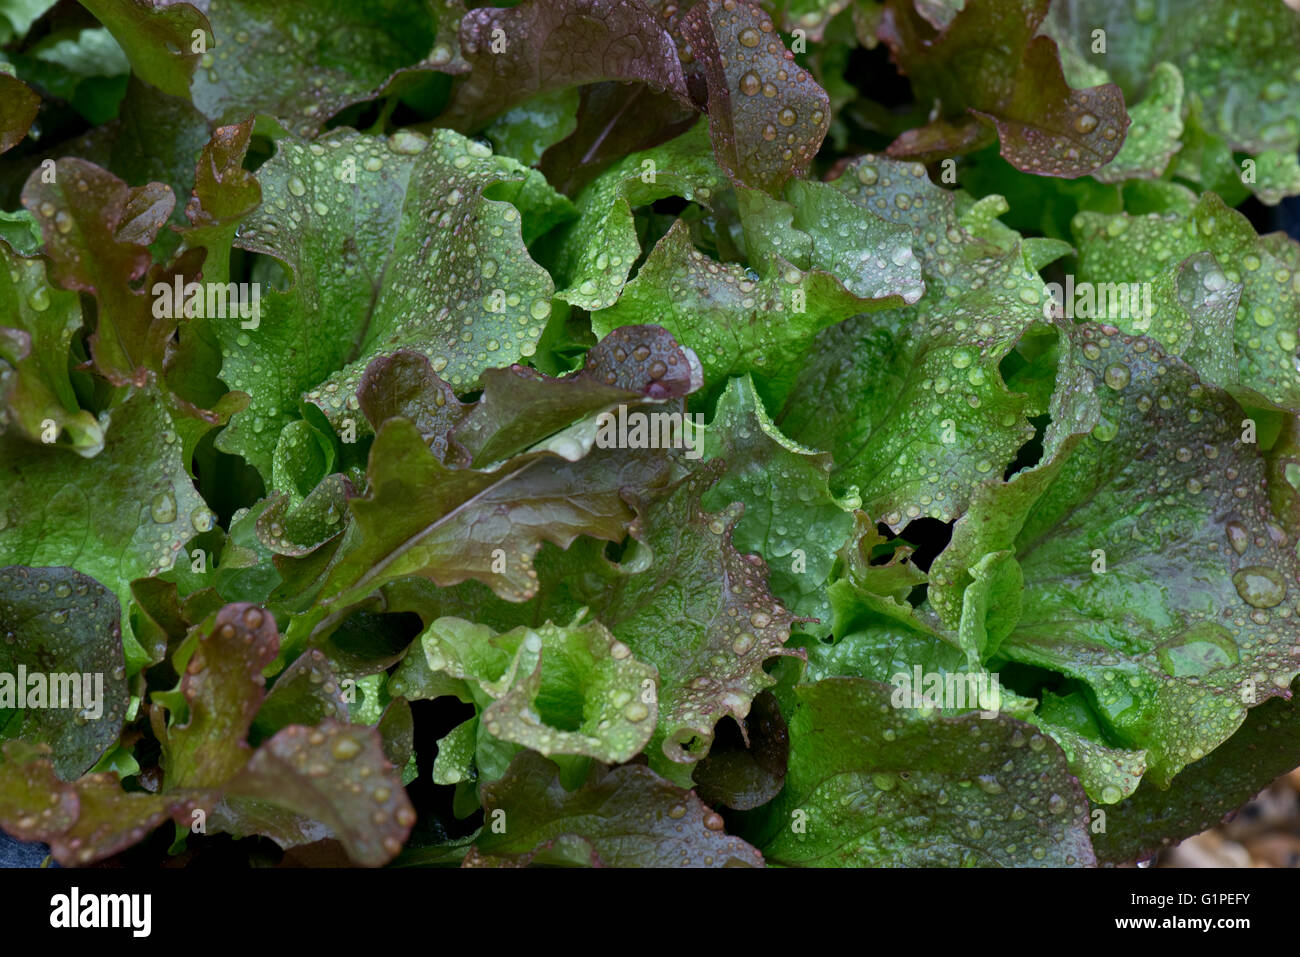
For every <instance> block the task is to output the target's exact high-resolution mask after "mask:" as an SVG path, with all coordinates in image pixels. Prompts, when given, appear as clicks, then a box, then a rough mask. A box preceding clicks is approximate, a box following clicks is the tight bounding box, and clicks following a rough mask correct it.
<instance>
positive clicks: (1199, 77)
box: [1042, 0, 1300, 203]
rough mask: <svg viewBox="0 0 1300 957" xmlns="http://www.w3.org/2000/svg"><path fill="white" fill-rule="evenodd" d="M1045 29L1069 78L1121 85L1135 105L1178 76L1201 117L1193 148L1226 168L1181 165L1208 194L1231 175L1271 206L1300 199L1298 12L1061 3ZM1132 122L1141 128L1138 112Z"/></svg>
mask: <svg viewBox="0 0 1300 957" xmlns="http://www.w3.org/2000/svg"><path fill="white" fill-rule="evenodd" d="M1175 24H1176V28H1174V27H1173V25H1175ZM1042 26H1043V32H1044V33H1045V34H1047V35H1048V36H1050V37H1052V38H1053V39H1054V40H1055V41H1056V42H1057V43H1058V44H1059V45H1060V47H1061V51H1062V60H1063V62H1065V63H1066V64H1067V75H1069V74H1071V72H1074V73H1083V72H1088V73H1089V74H1090V75H1097V76H1105V77H1108V78H1110V79H1113V80H1114V81H1115V82H1116V83H1117V84H1119V86H1120V88H1121V89H1122V90H1123V91H1124V96H1125V98H1126V99H1127V100H1128V101H1129V102H1134V101H1137V100H1138V99H1139V98H1141V99H1142V100H1143V102H1147V101H1149V100H1151V99H1152V95H1153V92H1156V91H1157V90H1158V88H1159V86H1160V85H1161V84H1162V83H1164V82H1165V79H1164V77H1165V74H1166V72H1167V70H1169V69H1173V70H1174V71H1175V72H1177V73H1178V74H1179V75H1180V77H1181V80H1182V84H1181V85H1183V86H1185V88H1186V91H1187V99H1188V101H1189V109H1190V110H1191V111H1192V113H1193V114H1194V119H1195V124H1196V127H1197V130H1196V131H1195V134H1194V135H1195V136H1196V137H1197V138H1199V139H1202V140H1203V144H1202V145H1201V146H1197V145H1196V144H1193V143H1190V142H1189V143H1188V146H1189V147H1192V148H1193V150H1200V149H1204V148H1208V152H1209V153H1212V154H1215V155H1216V156H1217V158H1218V159H1219V160H1221V162H1217V163H1216V162H1209V163H1207V162H1205V161H1204V159H1203V158H1201V157H1197V156H1195V155H1192V152H1191V151H1188V150H1184V151H1183V152H1182V153H1180V155H1179V160H1180V161H1181V160H1183V159H1186V160H1187V162H1186V163H1182V162H1180V164H1179V166H1178V169H1179V172H1180V175H1182V174H1191V178H1194V179H1197V180H1199V181H1200V182H1201V185H1202V186H1203V187H1204V188H1206V189H1216V188H1217V187H1216V186H1215V183H1214V182H1213V181H1212V178H1213V177H1216V176H1221V175H1224V173H1226V174H1227V176H1229V177H1231V178H1233V179H1236V180H1238V182H1237V183H1236V184H1234V185H1236V188H1238V189H1240V184H1241V182H1244V183H1245V185H1246V186H1247V187H1248V188H1249V189H1250V190H1251V191H1252V192H1254V193H1255V194H1256V195H1258V196H1259V197H1260V199H1261V200H1262V201H1264V202H1266V203H1276V202H1278V201H1279V200H1281V198H1282V197H1283V196H1287V195H1295V194H1296V193H1300V168H1297V165H1296V159H1295V157H1296V150H1297V148H1300V124H1297V122H1296V119H1295V112H1294V108H1293V104H1294V103H1295V101H1296V98H1297V97H1300V11H1297V10H1296V9H1295V7H1294V5H1291V4H1287V3H1285V2H1281V3H1274V2H1272V0H1243V2H1238V3H1232V4H1203V3H1196V2H1194V0H1151V2H1148V3H1140V4H1135V3H1130V2H1128V0H1099V2H1094V0H1056V2H1054V3H1052V6H1051V10H1050V12H1049V13H1048V16H1047V18H1046V19H1045V20H1044V21H1043V25H1042ZM1096 30H1100V31H1104V34H1105V36H1106V38H1107V40H1108V42H1107V45H1106V49H1105V50H1104V52H1102V51H1099V50H1097V49H1094V47H1095V46H1096V44H1095V42H1094V37H1095V34H1094V31H1096ZM1067 51H1068V54H1069V59H1068V60H1067ZM1072 62H1073V64H1074V70H1073V71H1072V70H1071V69H1070V65H1071V63H1072ZM1133 119H1134V123H1135V124H1136V123H1138V122H1139V116H1138V113H1137V110H1136V109H1135V110H1134V111H1133ZM1191 121H1192V118H1191V117H1189V124H1190V122H1191ZM1189 132H1191V130H1190V129H1189ZM1234 151H1235V152H1238V153H1248V154H1253V157H1254V161H1255V164H1256V168H1255V174H1256V175H1255V177H1254V178H1253V180H1252V179H1246V180H1241V173H1242V168H1241V166H1240V165H1239V164H1238V163H1236V162H1235V161H1234V159H1233V157H1232V153H1233V152H1234ZM1216 166H1217V170H1216V169H1215V167H1216Z"/></svg>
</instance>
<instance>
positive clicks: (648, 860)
mask: <svg viewBox="0 0 1300 957" xmlns="http://www.w3.org/2000/svg"><path fill="white" fill-rule="evenodd" d="M483 804H484V811H485V815H486V816H485V820H486V821H487V822H489V825H490V823H491V822H492V821H494V820H496V821H503V822H504V829H503V830H496V829H494V828H493V827H491V826H486V827H484V828H483V830H482V831H481V832H480V834H479V837H478V839H477V840H476V841H475V843H474V846H473V848H472V849H471V850H470V853H469V856H468V857H467V858H466V860H465V866H467V867H475V866H478V867H481V866H501V865H506V866H511V865H513V866H524V865H527V864H528V863H530V862H534V863H540V862H539V861H537V860H536V857H537V855H538V853H539V852H540V851H542V850H543V849H550V848H553V846H554V844H555V843H556V842H561V841H566V840H567V841H576V842H581V846H583V849H584V850H585V851H586V853H587V857H586V859H585V860H583V858H582V856H581V855H579V854H575V853H573V850H574V849H573V848H572V847H570V849H569V853H568V854H566V855H565V859H566V860H568V861H569V862H570V863H574V862H577V861H581V862H582V863H589V864H591V865H596V866H599V865H603V866H607V867H728V866H731V867H735V866H741V867H745V866H748V867H762V866H763V856H762V855H761V854H760V853H759V852H758V851H756V850H755V849H754V848H753V847H751V846H750V845H748V844H746V843H745V842H744V841H742V840H741V839H740V838H738V837H732V836H731V835H729V834H727V833H725V832H724V830H723V820H722V817H721V816H720V815H718V814H716V813H715V812H713V811H711V810H710V809H709V808H708V807H706V806H705V805H704V804H702V803H701V802H700V799H699V798H697V797H696V796H695V794H694V792H692V791H687V790H684V789H682V788H679V787H677V786H676V785H673V784H671V783H669V782H668V781H665V780H664V779H663V778H661V777H659V776H658V775H657V774H655V773H654V772H653V771H651V770H650V769H649V768H647V767H643V766H640V765H633V764H628V765H624V766H622V767H618V768H614V769H612V770H601V769H594V770H593V771H592V774H591V777H590V778H589V779H588V780H587V782H586V783H585V784H584V785H583V786H582V787H581V788H579V789H578V790H576V791H572V792H570V791H566V790H565V789H564V786H563V785H562V784H561V783H560V779H559V773H558V768H556V767H555V765H553V764H551V762H549V761H547V760H546V759H545V758H543V757H541V756H540V755H537V754H534V753H533V752H531V751H525V752H523V753H522V754H520V755H519V756H518V757H517V758H515V760H514V762H513V763H512V764H511V766H510V770H509V771H508V772H507V773H506V776H505V777H504V778H502V779H501V780H500V781H497V782H494V783H492V784H488V785H486V786H485V787H484V788H483ZM498 812H501V813H498Z"/></svg>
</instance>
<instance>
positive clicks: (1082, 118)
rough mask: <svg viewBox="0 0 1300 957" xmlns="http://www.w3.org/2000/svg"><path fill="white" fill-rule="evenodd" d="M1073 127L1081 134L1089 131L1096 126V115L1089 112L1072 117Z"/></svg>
mask: <svg viewBox="0 0 1300 957" xmlns="http://www.w3.org/2000/svg"><path fill="white" fill-rule="evenodd" d="M1074 128H1075V129H1076V130H1078V131H1079V132H1080V133H1083V134H1088V133H1091V132H1092V131H1093V130H1095V129H1096V128H1097V117H1095V116H1093V115H1092V114H1091V113H1080V114H1079V115H1078V116H1076V117H1075V118H1074Z"/></svg>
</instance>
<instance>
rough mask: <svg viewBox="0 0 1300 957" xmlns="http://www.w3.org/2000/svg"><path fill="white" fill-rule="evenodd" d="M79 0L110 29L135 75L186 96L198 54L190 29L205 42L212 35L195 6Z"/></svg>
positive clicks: (157, 1)
mask: <svg viewBox="0 0 1300 957" xmlns="http://www.w3.org/2000/svg"><path fill="white" fill-rule="evenodd" d="M82 6H84V7H85V8H86V9H87V10H89V11H90V12H91V13H92V14H94V16H95V18H96V19H97V20H99V22H100V23H102V24H103V25H104V26H106V27H107V28H108V31H109V32H110V33H112V34H113V39H114V40H116V41H117V42H118V44H120V45H121V47H122V51H123V52H124V53H125V54H126V56H127V59H129V60H130V61H131V69H132V70H133V71H134V72H135V74H136V75H137V76H139V77H140V78H141V79H143V80H146V81H148V82H149V83H152V84H153V85H154V86H156V87H157V88H158V89H160V90H162V91H163V92H164V93H169V94H171V95H172V96H179V97H186V98H188V97H189V93H190V78H191V77H192V76H193V75H194V68H195V67H196V66H198V63H199V59H200V57H201V56H202V47H199V48H198V49H196V38H195V36H194V32H195V31H196V30H197V31H199V32H200V33H201V34H202V35H203V41H204V44H205V45H206V41H207V39H208V38H209V37H211V36H212V27H211V26H210V25H209V24H208V20H207V17H205V16H204V15H203V14H202V13H201V12H199V10H198V8H196V7H195V6H192V5H191V4H188V3H172V2H166V0H83V2H82ZM213 6H216V4H213Z"/></svg>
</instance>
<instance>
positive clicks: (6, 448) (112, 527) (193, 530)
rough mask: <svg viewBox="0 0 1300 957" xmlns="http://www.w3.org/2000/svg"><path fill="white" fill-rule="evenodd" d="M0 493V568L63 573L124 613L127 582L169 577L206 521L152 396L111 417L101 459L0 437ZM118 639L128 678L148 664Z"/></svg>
mask: <svg viewBox="0 0 1300 957" xmlns="http://www.w3.org/2000/svg"><path fill="white" fill-rule="evenodd" d="M0 487H3V488H4V489H5V497H4V498H3V499H0V564H6V565H8V564H13V565H29V566H40V565H68V566H71V567H73V568H75V569H76V570H77V571H79V572H81V573H82V574H84V575H89V576H90V577H91V578H94V579H95V580H96V581H98V582H101V583H103V585H104V586H105V587H106V588H108V589H109V591H111V592H113V593H114V594H115V595H117V598H118V601H119V602H120V603H121V605H122V608H123V609H124V610H125V609H126V608H127V607H128V604H129V602H130V600H131V593H130V584H131V582H132V581H133V580H134V579H137V578H145V577H148V576H152V575H157V574H160V573H161V572H163V571H165V570H167V569H169V568H171V567H172V565H173V563H174V562H175V561H176V558H177V556H178V555H180V553H181V550H182V548H183V547H184V546H185V544H186V542H188V541H189V540H190V539H191V538H192V537H193V536H194V535H196V534H198V533H200V532H205V531H207V530H209V529H210V528H212V525H213V520H214V516H213V514H212V511H211V510H210V509H209V508H208V507H207V505H206V504H205V503H204V501H203V499H202V498H201V497H200V496H199V494H198V492H197V491H195V488H194V484H193V482H192V481H191V479H190V476H189V474H188V473H187V471H186V468H185V462H184V459H183V456H182V453H181V442H180V439H179V438H178V436H177V433H176V431H175V427H174V426H173V424H172V420H171V419H170V417H169V416H168V415H167V412H166V409H165V406H164V404H163V401H162V399H161V398H160V397H159V395H158V393H157V392H156V391H154V390H152V389H150V390H139V391H135V392H134V393H133V394H131V395H130V396H128V397H127V398H126V399H125V400H124V401H123V402H122V403H121V404H120V405H118V406H116V407H115V408H114V409H113V410H112V412H111V420H110V422H109V424H108V425H107V428H106V433H105V438H104V450H103V451H102V452H100V453H99V454H98V455H96V456H95V457H94V458H92V459H84V458H81V457H80V456H77V455H74V454H72V453H71V452H70V451H69V450H67V449H65V448H60V447H58V446H46V445H32V444H30V443H28V442H26V441H24V440H22V439H19V438H17V437H16V436H9V435H5V436H0ZM123 637H124V640H125V644H126V657H127V670H128V672H130V673H132V674H133V673H135V672H136V671H138V670H139V669H140V667H141V666H142V665H143V664H144V663H145V662H146V660H149V661H152V660H153V659H151V658H149V656H148V655H146V654H145V652H144V651H143V649H142V648H141V647H140V645H139V644H137V643H136V642H135V640H134V639H133V638H129V637H128V636H127V635H126V634H125V633H124V636H123Z"/></svg>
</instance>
